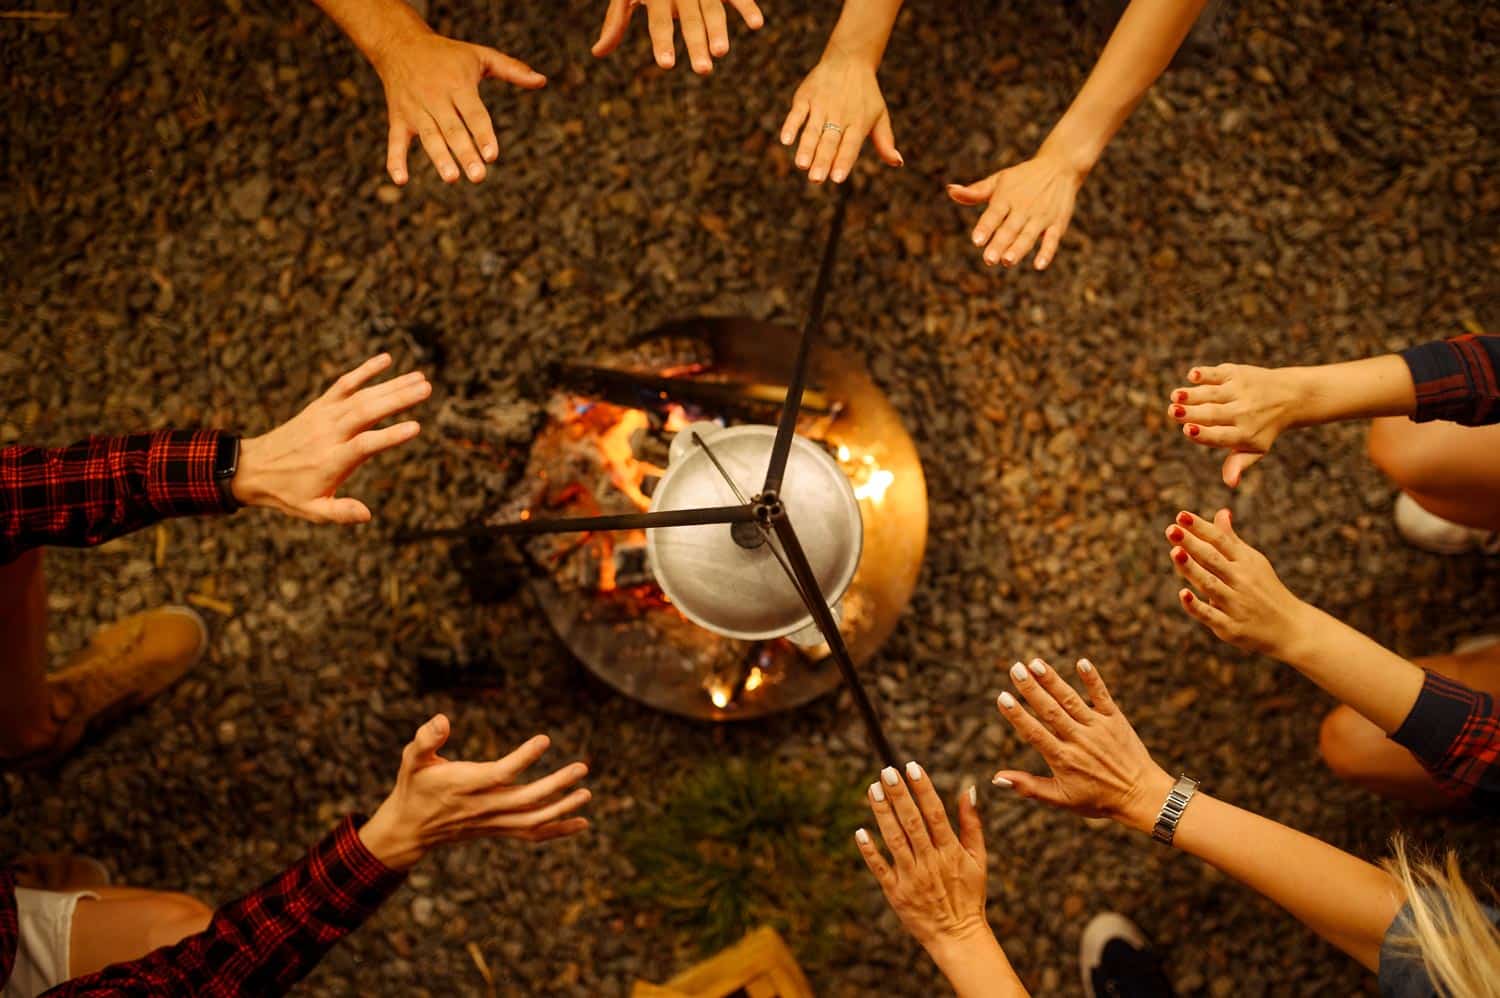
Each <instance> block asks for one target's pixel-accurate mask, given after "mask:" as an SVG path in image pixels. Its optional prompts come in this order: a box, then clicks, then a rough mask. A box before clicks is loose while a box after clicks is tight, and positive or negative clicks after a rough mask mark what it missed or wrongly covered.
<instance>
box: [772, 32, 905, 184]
mask: <svg viewBox="0 0 1500 998" xmlns="http://www.w3.org/2000/svg"><path fill="white" fill-rule="evenodd" d="M828 125H838V126H840V127H839V128H837V129H834V128H829V127H827V126H828ZM799 130H800V131H801V132H802V141H801V142H799V143H798V144H797V155H796V160H795V161H796V164H797V169H799V170H806V171H807V179H808V180H811V181H812V182H813V183H815V184H821V183H822V182H823V180H824V179H825V178H827V177H829V176H832V177H833V182H834V183H836V184H841V183H843V182H844V179H845V178H846V177H848V176H849V173H850V172H851V171H852V170H853V169H854V161H855V160H856V159H858V158H859V150H860V148H861V147H862V146H863V145H864V144H865V137H866V136H869V138H870V140H871V142H872V143H873V144H874V146H875V153H876V155H878V156H879V157H880V158H881V159H882V160H883V161H884V162H885V164H886V165H887V166H902V165H903V164H904V163H905V162H906V161H905V160H904V159H902V158H901V153H900V152H899V151H898V150H897V149H896V136H895V133H894V132H893V131H892V130H891V114H890V111H889V110H888V109H887V108H886V106H885V98H884V97H882V96H881V94H880V83H879V81H878V80H877V79H876V78H875V66H874V64H873V63H872V62H871V61H870V60H869V59H862V58H860V57H858V56H856V55H853V54H851V53H847V52H844V51H842V50H841V49H839V48H837V47H836V46H834V45H832V44H830V46H829V48H828V51H826V52H824V53H823V58H822V59H821V60H819V62H818V64H817V65H816V66H814V67H813V69H812V72H810V73H808V74H807V78H806V79H804V80H803V81H802V84H801V85H800V86H798V87H797V92H796V93H795V94H793V95H792V108H791V110H790V111H788V112H787V116H786V120H785V121H784V122H782V125H781V144H782V145H784V146H790V145H791V144H792V142H793V141H794V140H796V138H797V132H798V131H799Z"/></svg>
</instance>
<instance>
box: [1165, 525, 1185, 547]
mask: <svg viewBox="0 0 1500 998" xmlns="http://www.w3.org/2000/svg"><path fill="white" fill-rule="evenodd" d="M1167 540H1169V541H1171V542H1172V543H1173V544H1176V543H1177V542H1178V541H1180V540H1182V531H1180V530H1178V529H1177V528H1176V527H1173V528H1172V529H1171V530H1168V531H1167Z"/></svg>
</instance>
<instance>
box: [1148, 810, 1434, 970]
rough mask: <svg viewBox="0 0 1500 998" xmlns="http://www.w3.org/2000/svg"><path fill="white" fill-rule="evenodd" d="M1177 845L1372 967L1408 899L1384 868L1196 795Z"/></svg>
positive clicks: (1175, 839)
mask: <svg viewBox="0 0 1500 998" xmlns="http://www.w3.org/2000/svg"><path fill="white" fill-rule="evenodd" d="M1173 845H1174V846H1175V847H1176V848H1178V849H1180V850H1182V851H1183V852H1186V853H1190V854H1191V855H1193V856H1196V857H1198V858H1199V859H1201V860H1203V861H1204V862H1206V863H1208V864H1209V865H1211V866H1213V867H1215V868H1217V869H1218V870H1220V871H1221V872H1223V873H1225V874H1227V875H1229V876H1231V877H1233V878H1234V879H1235V880H1238V881H1239V882H1240V883H1242V884H1244V885H1245V886H1246V887H1249V888H1250V889H1251V890H1254V891H1256V892H1257V893H1259V894H1261V895H1263V896H1265V897H1267V898H1269V899H1271V900H1272V901H1274V902H1276V903H1277V904H1278V905H1280V906H1281V907H1282V908H1284V909H1286V911H1287V912H1288V913H1290V914H1291V915H1292V916H1294V917H1295V918H1297V919H1298V920H1299V921H1300V922H1302V924H1304V925H1306V926H1307V927H1308V928H1309V929H1312V930H1313V931H1314V932H1316V933H1317V934H1318V935H1319V936H1321V937H1322V938H1323V939H1325V940H1327V941H1328V942H1330V943H1332V944H1333V945H1334V946H1337V947H1338V948H1339V949H1341V950H1343V951H1344V952H1345V953H1347V954H1349V956H1351V957H1353V958H1354V959H1355V960H1357V961H1359V963H1360V964H1361V965H1363V966H1364V967H1366V968H1367V969H1369V970H1372V971H1373V970H1375V969H1376V968H1377V967H1378V965H1379V962H1380V943H1381V940H1382V939H1383V938H1384V936H1385V932H1386V930H1387V929H1388V928H1389V927H1390V924H1391V922H1392V921H1394V920H1395V917H1396V913H1397V912H1398V911H1399V910H1400V909H1401V905H1402V904H1403V903H1404V902H1405V896H1404V893H1403V891H1402V890H1401V886H1400V884H1399V883H1398V882H1397V881H1396V879H1395V878H1394V877H1392V876H1391V875H1390V874H1388V873H1386V872H1385V871H1384V870H1382V869H1380V868H1379V867H1377V866H1374V865H1372V864H1370V863H1366V862H1365V861H1364V860H1362V859H1359V858H1357V857H1355V856H1351V855H1350V854H1349V853H1346V852H1344V851H1343V850H1341V849H1336V848H1334V847H1333V846H1331V845H1329V844H1328V843H1326V842H1322V841H1320V840H1318V839H1315V838H1313V837H1312V836H1310V835H1304V834H1303V833H1301V832H1299V831H1296V830H1294V829H1291V828H1288V827H1286V826H1285V825H1282V824H1278V823H1277V822H1274V821H1271V820H1270V819H1268V818H1262V817H1261V816H1260V815H1257V814H1252V813H1250V812H1249V811H1245V810H1243V809H1241V808H1238V807H1235V806H1234V805H1232V804H1226V803H1224V802H1223V801H1220V800H1217V799H1215V798H1213V797H1210V796H1208V795H1206V794H1202V793H1200V794H1198V795H1196V796H1195V797H1194V798H1193V800H1192V802H1191V803H1189V804H1188V807H1187V810H1186V811H1185V812H1183V815H1182V819H1181V821H1180V822H1179V823H1178V826H1177V833H1176V836H1175V838H1174V840H1173Z"/></svg>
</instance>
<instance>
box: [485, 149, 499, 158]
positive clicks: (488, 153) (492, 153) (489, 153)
mask: <svg viewBox="0 0 1500 998" xmlns="http://www.w3.org/2000/svg"><path fill="white" fill-rule="evenodd" d="M481 152H482V153H483V154H484V158H485V159H494V158H495V157H496V156H498V155H500V150H499V149H496V148H495V147H494V146H485V147H484V149H483V150H481Z"/></svg>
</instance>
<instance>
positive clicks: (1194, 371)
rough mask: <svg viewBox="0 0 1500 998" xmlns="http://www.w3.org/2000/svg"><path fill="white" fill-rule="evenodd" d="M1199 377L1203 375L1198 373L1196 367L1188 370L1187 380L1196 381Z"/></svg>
mask: <svg viewBox="0 0 1500 998" xmlns="http://www.w3.org/2000/svg"><path fill="white" fill-rule="evenodd" d="M1201 377H1203V375H1201V374H1199V373H1198V369H1197V368H1196V367H1195V368H1193V369H1192V370H1191V371H1189V372H1188V380H1189V381H1197V380H1198V379H1199V378H1201Z"/></svg>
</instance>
